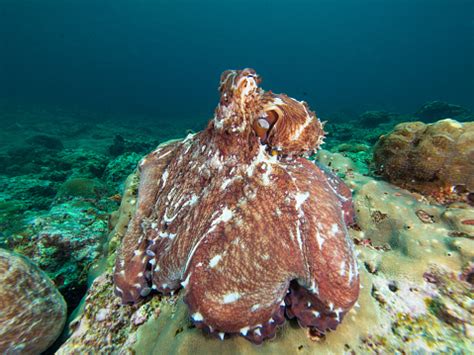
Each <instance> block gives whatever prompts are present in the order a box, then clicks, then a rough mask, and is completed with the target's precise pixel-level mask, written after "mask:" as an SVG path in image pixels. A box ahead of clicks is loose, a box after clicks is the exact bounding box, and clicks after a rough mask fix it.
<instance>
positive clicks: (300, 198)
mask: <svg viewBox="0 0 474 355" xmlns="http://www.w3.org/2000/svg"><path fill="white" fill-rule="evenodd" d="M308 197H309V192H297V193H296V195H295V200H296V205H295V206H296V209H297V210H299V209H300V207H301V205H302V204H303V203H304V202H305V201H306V200H307V199H308Z"/></svg>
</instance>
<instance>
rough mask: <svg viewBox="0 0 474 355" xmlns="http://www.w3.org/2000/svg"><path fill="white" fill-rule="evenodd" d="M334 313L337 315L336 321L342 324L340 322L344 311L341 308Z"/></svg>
mask: <svg viewBox="0 0 474 355" xmlns="http://www.w3.org/2000/svg"><path fill="white" fill-rule="evenodd" d="M334 313H336V320H337V321H338V322H340V321H341V313H342V309H341V308H336V309H335V310H334Z"/></svg>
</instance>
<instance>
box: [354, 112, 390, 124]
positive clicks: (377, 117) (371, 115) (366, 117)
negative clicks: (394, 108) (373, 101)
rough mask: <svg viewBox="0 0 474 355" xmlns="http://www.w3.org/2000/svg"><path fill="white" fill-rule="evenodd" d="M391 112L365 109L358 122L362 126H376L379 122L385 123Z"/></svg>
mask: <svg viewBox="0 0 474 355" xmlns="http://www.w3.org/2000/svg"><path fill="white" fill-rule="evenodd" d="M391 116H392V114H390V113H389V112H386V111H365V112H364V113H362V114H361V115H360V116H359V120H358V122H359V124H361V125H362V126H363V127H369V128H371V127H376V126H378V125H379V124H381V123H386V122H388V121H389V120H390V118H391Z"/></svg>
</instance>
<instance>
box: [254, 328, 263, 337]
mask: <svg viewBox="0 0 474 355" xmlns="http://www.w3.org/2000/svg"><path fill="white" fill-rule="evenodd" d="M255 334H256V335H257V336H261V335H262V333H261V332H260V329H259V328H257V329H255Z"/></svg>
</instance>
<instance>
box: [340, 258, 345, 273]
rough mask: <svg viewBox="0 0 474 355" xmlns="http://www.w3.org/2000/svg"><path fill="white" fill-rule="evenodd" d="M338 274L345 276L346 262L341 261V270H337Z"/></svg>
mask: <svg viewBox="0 0 474 355" xmlns="http://www.w3.org/2000/svg"><path fill="white" fill-rule="evenodd" d="M339 274H340V275H341V276H344V275H345V274H346V262H345V261H344V260H343V261H341V268H340V269H339Z"/></svg>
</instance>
